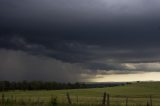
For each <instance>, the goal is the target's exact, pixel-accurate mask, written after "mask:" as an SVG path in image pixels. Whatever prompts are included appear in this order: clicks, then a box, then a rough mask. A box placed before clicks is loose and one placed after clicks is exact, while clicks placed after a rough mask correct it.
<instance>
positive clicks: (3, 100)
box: [2, 94, 5, 105]
mask: <svg viewBox="0 0 160 106" xmlns="http://www.w3.org/2000/svg"><path fill="white" fill-rule="evenodd" d="M2 104H3V105H4V104H5V95H4V94H2Z"/></svg>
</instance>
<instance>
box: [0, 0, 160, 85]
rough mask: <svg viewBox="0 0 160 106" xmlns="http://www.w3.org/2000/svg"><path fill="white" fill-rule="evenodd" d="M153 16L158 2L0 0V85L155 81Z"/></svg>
mask: <svg viewBox="0 0 160 106" xmlns="http://www.w3.org/2000/svg"><path fill="white" fill-rule="evenodd" d="M159 11H160V1H159V0H152V1H151V0H0V80H47V81H60V82H63V81H97V82H98V81H132V80H160V79H158V77H157V78H156V79H155V78H154V77H153V73H154V74H159V72H160V13H159ZM147 73H148V74H147ZM151 73H152V74H151ZM146 74H147V75H146ZM110 75H112V76H113V77H111V76H110ZM132 75H133V76H132ZM143 75H144V76H145V77H146V78H143V79H141V78H142V76H143ZM115 76H121V77H117V79H115ZM126 76H131V77H127V78H126ZM138 76H139V77H138ZM149 76H150V77H149ZM137 77H138V78H137ZM118 78H119V79H118ZM123 78H124V80H123ZM98 79H99V80H98Z"/></svg>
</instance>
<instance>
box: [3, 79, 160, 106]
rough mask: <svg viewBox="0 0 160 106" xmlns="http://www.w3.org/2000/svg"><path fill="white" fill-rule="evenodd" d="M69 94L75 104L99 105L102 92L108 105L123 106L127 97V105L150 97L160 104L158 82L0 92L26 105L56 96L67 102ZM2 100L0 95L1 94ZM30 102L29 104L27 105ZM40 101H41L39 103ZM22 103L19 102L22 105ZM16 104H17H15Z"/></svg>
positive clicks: (139, 105)
mask: <svg viewBox="0 0 160 106" xmlns="http://www.w3.org/2000/svg"><path fill="white" fill-rule="evenodd" d="M67 92H68V93H69V94H70V97H71V101H72V103H73V104H74V105H73V106H75V105H76V104H78V105H83V106H96V105H97V106H98V105H99V106H101V104H102V103H101V102H102V99H103V93H104V92H107V93H108V94H109V95H110V104H111V105H110V106H125V105H126V97H128V106H147V105H146V104H147V101H148V102H149V103H150V96H151V97H152V102H153V106H160V82H141V83H134V84H129V85H126V86H117V87H107V88H92V89H71V90H51V91H46V90H43V91H8V92H0V95H2V94H4V95H5V100H6V101H7V99H8V101H9V100H12V101H13V100H14V101H16V102H17V103H18V102H24V105H27V104H25V102H28V105H27V106H30V105H36V106H38V104H36V103H38V102H39V105H40V104H43V105H47V103H49V102H50V101H51V97H53V98H57V100H56V102H57V103H58V104H63V105H65V104H68V102H67V98H66V93H67ZM1 100H2V96H1ZM29 102H30V105H29ZM40 102H41V103H40ZM22 104H23V103H21V105H22ZM16 106H17V105H16Z"/></svg>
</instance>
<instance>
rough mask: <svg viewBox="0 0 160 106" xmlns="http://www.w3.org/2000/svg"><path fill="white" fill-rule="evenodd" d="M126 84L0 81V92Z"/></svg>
mask: <svg viewBox="0 0 160 106" xmlns="http://www.w3.org/2000/svg"><path fill="white" fill-rule="evenodd" d="M125 84H126V83H92V84H86V83H78V82H76V83H59V82H44V81H21V82H10V81H0V91H7V90H60V89H79V88H97V87H112V86H118V85H125Z"/></svg>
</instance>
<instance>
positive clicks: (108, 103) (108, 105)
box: [107, 94, 110, 106]
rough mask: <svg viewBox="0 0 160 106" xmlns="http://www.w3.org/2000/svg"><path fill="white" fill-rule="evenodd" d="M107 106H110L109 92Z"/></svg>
mask: <svg viewBox="0 0 160 106" xmlns="http://www.w3.org/2000/svg"><path fill="white" fill-rule="evenodd" d="M107 106H110V97H109V94H107Z"/></svg>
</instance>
